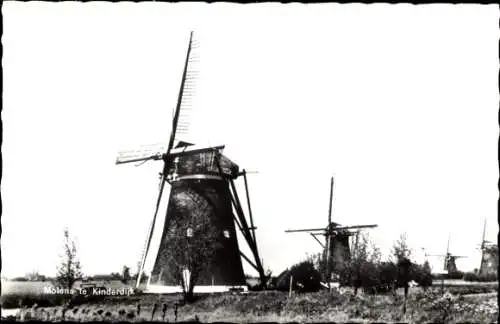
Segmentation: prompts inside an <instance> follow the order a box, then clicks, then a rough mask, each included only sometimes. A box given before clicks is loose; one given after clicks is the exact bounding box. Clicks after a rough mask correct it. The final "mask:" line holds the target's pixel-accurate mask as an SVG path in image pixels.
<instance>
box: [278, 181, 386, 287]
mask: <svg viewBox="0 0 500 324" xmlns="http://www.w3.org/2000/svg"><path fill="white" fill-rule="evenodd" d="M333 183H334V180H333V177H332V178H331V181H330V201H329V207H328V223H327V225H326V227H325V228H308V229H295V230H286V231H285V232H286V233H294V232H307V233H309V234H310V235H311V236H312V237H313V238H314V239H315V240H316V241H317V242H318V243H319V244H320V245H321V247H322V248H323V262H324V273H323V276H324V278H325V280H326V281H327V282H330V281H331V280H330V279H331V276H332V273H339V272H340V271H341V270H342V268H343V267H344V266H345V263H346V262H348V261H349V260H350V259H351V254H352V253H353V252H354V251H355V249H354V250H353V251H350V249H349V238H350V237H351V236H353V235H356V242H355V243H354V244H355V246H356V245H357V241H358V237H359V230H360V229H363V228H374V227H377V225H374V224H373V225H352V226H341V224H339V223H336V222H332V199H333ZM354 229H356V231H352V230H354ZM318 236H324V237H325V243H323V242H322V241H321V240H320V239H318Z"/></svg>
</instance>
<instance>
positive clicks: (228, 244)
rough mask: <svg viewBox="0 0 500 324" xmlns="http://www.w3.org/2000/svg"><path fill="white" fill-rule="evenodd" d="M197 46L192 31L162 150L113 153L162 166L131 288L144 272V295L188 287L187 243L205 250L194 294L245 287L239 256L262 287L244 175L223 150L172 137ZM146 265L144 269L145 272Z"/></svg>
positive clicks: (185, 109)
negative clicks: (239, 183)
mask: <svg viewBox="0 0 500 324" xmlns="http://www.w3.org/2000/svg"><path fill="white" fill-rule="evenodd" d="M198 47H199V44H198V42H196V41H194V40H193V33H192V32H191V35H190V39H189V45H188V49H187V55H186V61H185V65H184V69H183V74H182V81H181V86H180V90H179V95H178V100H177V105H176V107H175V111H174V115H173V120H172V128H171V133H170V137H169V141H168V145H166V146H165V147H161V148H160V149H156V150H154V149H151V148H148V147H146V148H145V149H142V150H136V151H124V152H120V153H119V156H118V158H117V160H116V164H123V163H132V162H141V163H143V162H146V161H149V160H157V161H163V168H162V172H161V173H160V188H159V195H158V198H157V200H156V207H155V212H154V215H153V219H152V222H151V225H150V229H149V232H148V235H147V240H146V244H145V248H144V251H143V255H142V258H141V262H140V269H139V275H138V279H137V287H138V286H139V283H140V281H141V280H140V279H141V278H140V276H141V275H142V273H143V271H144V272H145V273H146V274H148V275H149V276H148V277H149V278H148V282H147V286H146V291H147V292H158V293H162V292H175V291H179V290H180V289H181V284H183V285H185V287H186V288H189V286H190V281H194V280H191V278H193V276H192V275H194V273H193V271H194V270H193V265H192V263H191V261H189V262H187V261H186V262H184V261H182V262H184V263H186V264H185V265H183V269H182V271H181V272H182V274H180V273H179V272H180V271H179V266H178V263H179V262H178V261H179V259H178V257H179V256H181V254H179V253H180V252H181V253H190V252H189V248H190V247H192V246H200V248H201V247H203V249H205V250H203V251H206V252H207V253H204V252H203V253H198V254H201V256H200V257H201V259H199V258H198V260H197V262H198V263H201V264H203V267H202V269H200V270H199V273H197V274H196V286H195V288H194V292H213V291H226V290H229V289H233V288H238V289H246V282H245V277H244V273H243V267H242V262H241V258H243V259H245V260H246V261H247V262H248V263H249V264H250V265H251V266H252V267H253V268H255V270H256V271H257V272H258V273H259V276H260V279H261V283H265V275H264V270H263V266H262V262H261V259H260V257H259V253H258V249H257V242H256V238H255V227H254V224H253V218H252V214H251V209H250V200H249V196H248V184H247V178H246V172H245V170H244V169H243V170H242V171H240V170H239V167H238V165H236V164H235V163H233V162H232V161H231V160H229V159H228V158H227V157H226V156H224V155H222V151H223V149H224V146H223V145H222V146H208V147H198V146H196V145H194V144H191V143H188V142H186V141H183V140H182V137H179V135H180V134H181V135H182V134H183V133H186V131H187V129H188V126H189V120H188V118H187V116H189V113H190V110H191V108H192V107H191V106H190V103H191V102H192V99H193V95H194V87H195V81H196V79H197V77H198V73H199V71H197V70H196V68H197V63H198V61H199V57H197V56H196V53H195V50H196V49H197V48H198ZM239 176H243V179H244V182H245V189H246V191H247V192H246V196H247V199H248V202H247V205H248V209H249V215H250V225H249V224H248V222H247V219H246V218H245V215H244V212H243V208H242V205H241V203H240V200H239V197H238V194H237V192H236V187H235V183H234V181H235V180H236V178H238V177H239ZM235 223H236V224H237V226H238V229H239V230H240V231H241V233H242V235H243V237H244V238H245V240H246V242H247V243H248V246H249V248H250V251H251V253H252V258H253V260H254V261H252V260H251V259H250V257H248V256H246V255H244V254H243V253H242V252H241V251H240V249H239V247H238V240H237V236H236V229H235V225H234V224H235ZM207 229H208V230H207ZM207 231H209V232H207ZM154 233H155V235H154ZM156 233H160V234H156ZM153 236H155V237H156V240H157V241H158V242H159V243H158V244H157V245H158V246H153V245H152V241H153ZM208 237H210V238H211V240H212V241H213V242H216V243H217V244H213V245H212V244H210V242H212V241H210V242H209V241H208ZM179 238H186V240H184V241H182V242H184V243H182V244H185V248H184V246H181V247H180V250H181V251H179V246H176V245H175V244H174V242H179V240H176V239H179ZM204 242H208V243H207V244H203V243H204ZM197 244H198V245H197ZM207 245H208V246H207ZM212 247H213V248H212ZM198 252H199V251H198ZM186 260H188V259H187V258H186ZM189 260H192V258H191V259H189ZM147 265H149V269H146V268H147ZM179 277H181V278H182V279H181V280H179Z"/></svg>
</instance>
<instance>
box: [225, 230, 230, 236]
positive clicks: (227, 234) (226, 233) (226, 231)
mask: <svg viewBox="0 0 500 324" xmlns="http://www.w3.org/2000/svg"><path fill="white" fill-rule="evenodd" d="M230 236H231V235H230V234H229V231H228V230H224V237H225V238H229V237H230Z"/></svg>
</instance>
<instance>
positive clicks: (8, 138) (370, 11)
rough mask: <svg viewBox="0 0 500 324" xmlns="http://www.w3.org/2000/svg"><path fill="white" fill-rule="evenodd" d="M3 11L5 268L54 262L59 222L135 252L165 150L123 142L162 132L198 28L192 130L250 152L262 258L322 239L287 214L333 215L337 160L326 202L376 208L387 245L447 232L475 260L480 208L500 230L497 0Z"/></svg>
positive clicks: (107, 245) (425, 243) (119, 253)
mask: <svg viewBox="0 0 500 324" xmlns="http://www.w3.org/2000/svg"><path fill="white" fill-rule="evenodd" d="M2 13H3V18H4V33H3V37H2V44H3V49H4V52H3V61H2V64H3V85H4V91H3V111H2V120H3V143H2V158H3V175H2V184H1V193H2V205H3V213H2V219H1V222H2V236H1V250H2V261H3V262H2V276H6V277H14V276H22V275H24V274H25V273H28V272H31V271H33V270H36V271H39V272H40V273H42V274H46V275H54V274H55V272H56V265H57V264H58V262H59V257H58V255H59V254H60V253H61V252H62V250H61V248H62V242H63V229H64V228H65V227H67V228H68V229H69V232H70V234H71V235H72V236H74V238H75V241H76V244H77V249H78V253H79V256H80V260H81V263H82V266H83V271H84V272H85V273H86V274H102V273H110V272H120V271H121V269H122V267H123V265H128V266H130V267H132V269H136V264H137V262H138V260H139V258H140V256H141V252H142V249H143V247H144V242H145V240H146V236H147V231H148V227H149V224H150V222H151V219H152V215H153V212H154V205H155V200H156V196H157V189H158V182H159V178H158V173H159V172H160V171H161V163H160V162H148V163H145V164H143V165H141V166H138V167H136V166H134V165H133V164H131V165H115V159H116V156H117V153H118V151H120V150H122V149H134V148H136V147H138V146H139V145H142V144H153V143H158V142H163V143H164V142H167V140H168V138H169V134H170V128H171V118H172V111H173V109H174V108H175V105H176V100H177V95H178V90H179V85H180V79H181V73H182V68H183V61H184V58H185V54H186V48H187V43H188V38H189V32H190V31H191V30H193V31H194V32H195V37H196V38H197V39H199V41H200V44H201V45H200V58H201V61H200V66H199V69H200V80H199V83H198V87H197V90H196V95H197V103H198V105H197V106H196V109H195V110H194V113H193V117H192V128H191V132H192V134H193V135H192V136H193V138H196V139H197V140H198V142H199V143H208V144H211V145H215V144H225V145H226V148H225V150H224V153H225V155H226V156H228V157H229V158H230V159H231V160H232V161H234V162H235V163H237V164H238V165H239V166H240V168H245V169H247V170H253V171H258V173H254V174H249V175H248V177H249V179H248V180H249V186H250V197H251V202H252V211H253V216H254V221H255V223H256V226H257V228H258V229H257V233H256V235H257V243H258V247H259V250H260V254H261V257H262V259H263V263H264V267H265V268H266V269H270V270H271V271H272V272H273V273H274V274H278V273H279V272H281V271H282V270H284V269H285V268H287V267H290V266H291V265H293V264H294V263H296V262H298V261H301V260H303V259H304V258H305V257H306V255H307V254H312V253H317V252H320V250H321V247H320V246H319V244H317V242H315V241H314V239H313V238H312V237H310V235H308V234H304V233H294V234H286V233H285V232H284V231H285V230H287V229H294V228H311V227H312V228H316V227H324V226H326V222H327V217H328V199H329V187H330V177H331V176H334V178H335V185H334V194H333V213H332V220H333V221H335V222H338V223H341V224H345V225H356V224H373V223H375V224H378V227H377V228H375V229H371V230H369V231H368V233H369V235H370V237H371V239H372V240H373V241H374V242H375V243H376V244H377V246H379V247H380V248H381V250H382V254H383V255H384V256H387V255H388V254H389V251H390V248H391V245H392V244H393V242H394V241H395V240H396V239H397V238H398V237H399V235H400V234H402V233H406V235H407V237H408V242H409V244H410V246H411V247H412V249H413V252H414V259H415V260H416V261H419V262H421V261H423V253H424V250H423V249H425V251H427V253H432V254H443V253H445V252H446V244H447V240H448V235H451V243H450V250H451V252H452V253H453V254H459V255H466V256H468V257H467V258H463V259H459V260H457V265H458V267H459V269H462V270H472V269H473V268H477V267H478V266H479V258H480V253H479V250H478V249H477V248H478V246H479V244H480V243H481V237H482V228H483V222H484V220H485V219H486V220H487V230H486V238H487V239H489V240H491V241H496V238H497V234H498V221H497V201H498V188H497V184H498V177H499V174H498V160H497V144H498V136H499V132H498V125H497V116H498V102H499V95H498V85H497V78H498V70H499V66H498V65H499V63H498V37H499V32H498V18H499V17H498V8H497V6H494V5H447V4H437V5H425V6H414V5H407V4H397V5H386V4H373V5H362V4H346V5H339V4H315V5H302V4H286V5H283V4H254V5H237V4H230V3H218V4H202V3H195V4H168V3H78V2H64V3H43V2H29V3H18V2H4V3H3V6H2ZM198 142H197V143H198ZM242 181H243V180H242V179H238V180H237V183H238V189H239V192H240V196H241V197H242V196H244V195H243V193H244V191H243V190H244V187H243V186H242ZM244 245H245V243H244V242H243V240H241V236H240V247H241V249H242V250H243V251H246V252H247V253H248V251H249V250H248V248H247V247H246V246H244ZM430 261H431V264H433V265H435V267H436V269H437V267H439V266H440V265H441V264H442V261H440V260H434V261H433V260H430ZM243 262H244V261H243ZM244 269H245V271H246V272H247V273H250V274H252V273H254V272H252V269H251V267H249V266H247V265H246V263H245V262H244Z"/></svg>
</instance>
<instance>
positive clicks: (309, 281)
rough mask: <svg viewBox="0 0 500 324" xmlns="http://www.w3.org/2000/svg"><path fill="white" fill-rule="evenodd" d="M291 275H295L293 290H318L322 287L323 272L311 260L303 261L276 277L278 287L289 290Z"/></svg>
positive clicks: (281, 289)
mask: <svg viewBox="0 0 500 324" xmlns="http://www.w3.org/2000/svg"><path fill="white" fill-rule="evenodd" d="M290 276H293V283H292V285H293V290H295V291H298V292H316V291H318V290H320V289H321V274H320V273H319V271H318V270H316V269H315V268H314V265H313V263H312V262H310V261H303V262H301V263H298V264H296V265H294V266H292V267H291V268H290V270H285V271H284V272H282V273H281V274H280V275H279V276H278V277H277V278H276V289H278V290H280V291H288V289H289V285H290Z"/></svg>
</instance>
